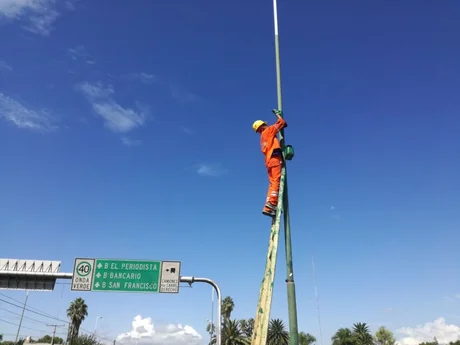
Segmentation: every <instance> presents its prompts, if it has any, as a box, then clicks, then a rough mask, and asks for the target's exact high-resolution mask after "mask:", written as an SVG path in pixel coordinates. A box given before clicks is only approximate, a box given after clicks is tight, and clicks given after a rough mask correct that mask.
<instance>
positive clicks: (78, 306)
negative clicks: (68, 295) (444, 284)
mask: <svg viewBox="0 0 460 345" xmlns="http://www.w3.org/2000/svg"><path fill="white" fill-rule="evenodd" d="M86 316H88V306H87V305H86V303H85V300H84V299H83V298H81V297H78V298H76V299H75V300H74V301H72V302H71V303H70V305H69V308H68V309H67V317H68V318H69V319H70V325H69V331H68V333H67V342H68V344H69V345H76V344H75V342H74V341H75V340H77V338H78V333H79V331H80V325H81V323H82V322H83V321H84V320H85V318H86Z"/></svg>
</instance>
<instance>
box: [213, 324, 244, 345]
mask: <svg viewBox="0 0 460 345" xmlns="http://www.w3.org/2000/svg"><path fill="white" fill-rule="evenodd" d="M221 343H222V345H249V344H251V339H250V338H247V337H246V336H245V335H244V333H243V332H242V331H241V328H240V322H239V321H237V320H230V319H226V320H225V323H224V325H223V327H222V339H221ZM214 344H217V339H216V335H213V337H212V340H211V345H214Z"/></svg>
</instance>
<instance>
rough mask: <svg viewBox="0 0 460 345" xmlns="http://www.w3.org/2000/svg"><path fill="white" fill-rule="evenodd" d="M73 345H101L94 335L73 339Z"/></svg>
mask: <svg viewBox="0 0 460 345" xmlns="http://www.w3.org/2000/svg"><path fill="white" fill-rule="evenodd" d="M73 344H74V345H103V344H102V343H101V342H100V341H98V340H97V338H96V337H95V336H94V335H86V334H82V335H80V336H78V337H76V338H75V339H74V343H73Z"/></svg>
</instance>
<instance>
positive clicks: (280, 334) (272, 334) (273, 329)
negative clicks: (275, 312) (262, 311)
mask: <svg viewBox="0 0 460 345" xmlns="http://www.w3.org/2000/svg"><path fill="white" fill-rule="evenodd" d="M288 344H289V332H288V331H287V330H286V327H285V326H284V323H283V321H282V320H280V319H272V320H270V325H269V326H268V335H267V345H288Z"/></svg>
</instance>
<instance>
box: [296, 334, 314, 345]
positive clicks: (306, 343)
mask: <svg viewBox="0 0 460 345" xmlns="http://www.w3.org/2000/svg"><path fill="white" fill-rule="evenodd" d="M315 342H316V338H315V337H314V336H312V335H311V334H310V333H305V332H299V345H312V344H314V343H315Z"/></svg>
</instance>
